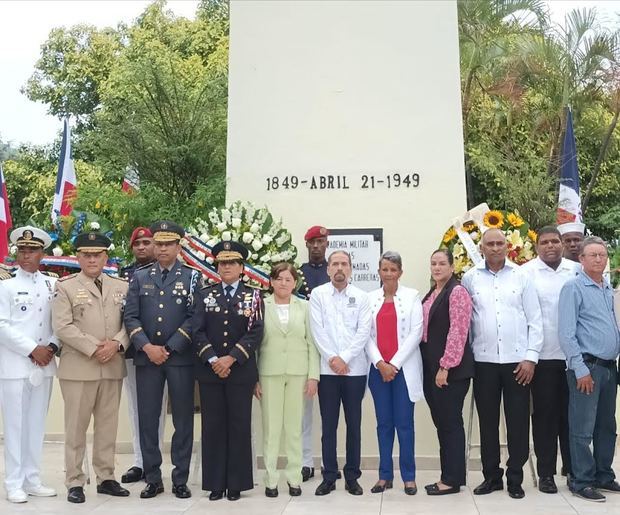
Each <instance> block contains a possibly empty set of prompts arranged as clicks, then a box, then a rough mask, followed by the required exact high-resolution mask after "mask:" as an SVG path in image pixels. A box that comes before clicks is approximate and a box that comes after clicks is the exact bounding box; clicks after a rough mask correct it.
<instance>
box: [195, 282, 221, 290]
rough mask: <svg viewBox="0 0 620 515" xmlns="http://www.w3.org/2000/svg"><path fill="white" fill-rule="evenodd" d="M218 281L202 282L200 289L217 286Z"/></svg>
mask: <svg viewBox="0 0 620 515" xmlns="http://www.w3.org/2000/svg"><path fill="white" fill-rule="evenodd" d="M219 285H220V283H213V284H209V283H204V282H203V284H202V286H201V287H200V289H201V290H208V289H209V288H215V287H217V286H219Z"/></svg>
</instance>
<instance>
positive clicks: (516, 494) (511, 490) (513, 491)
mask: <svg viewBox="0 0 620 515" xmlns="http://www.w3.org/2000/svg"><path fill="white" fill-rule="evenodd" d="M508 495H509V496H510V497H512V498H513V499H523V498H524V497H525V492H524V491H523V488H521V485H508Z"/></svg>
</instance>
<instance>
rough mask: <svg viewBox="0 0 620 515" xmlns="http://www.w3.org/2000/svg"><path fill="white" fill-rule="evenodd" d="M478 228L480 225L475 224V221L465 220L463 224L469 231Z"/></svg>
mask: <svg viewBox="0 0 620 515" xmlns="http://www.w3.org/2000/svg"><path fill="white" fill-rule="evenodd" d="M477 228H478V226H477V225H476V224H475V222H465V223H464V224H463V229H465V230H466V231H467V232H472V231H475V230H476V229H477Z"/></svg>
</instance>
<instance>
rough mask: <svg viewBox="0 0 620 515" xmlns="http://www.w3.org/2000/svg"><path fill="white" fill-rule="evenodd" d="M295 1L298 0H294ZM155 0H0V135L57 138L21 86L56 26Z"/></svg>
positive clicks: (600, 1)
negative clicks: (21, 89)
mask: <svg viewBox="0 0 620 515" xmlns="http://www.w3.org/2000/svg"><path fill="white" fill-rule="evenodd" d="M291 1H294V0H291ZM149 3H150V2H149V1H144V0H88V1H85V0H82V1H75V0H74V1H68V0H62V1H61V0H43V1H41V0H36V1H35V0H0V138H1V139H2V141H5V142H6V141H10V142H12V143H13V144H15V145H17V144H19V143H34V144H47V143H51V142H52V141H53V140H54V138H55V137H56V135H57V134H58V131H59V130H60V129H61V127H62V123H61V121H60V120H58V119H57V118H55V117H54V116H51V115H48V114H47V106H45V105H44V104H41V103H37V102H31V101H30V100H28V98H26V96H25V95H23V94H22V93H21V92H20V88H21V87H22V86H23V85H24V84H25V83H26V81H27V80H28V78H29V77H30V75H31V74H32V72H33V71H34V64H35V63H36V61H37V59H38V57H39V51H40V47H41V45H42V44H43V42H44V41H45V40H46V39H47V36H48V34H49V32H50V30H51V29H52V28H55V27H59V26H67V27H68V26H71V25H75V24H78V23H87V24H91V25H95V26H97V27H106V26H116V24H117V23H118V22H121V21H123V22H126V23H131V21H132V20H133V19H135V18H136V17H137V16H138V15H140V14H141V13H142V12H143V10H144V9H145V7H146V6H147V5H148V4H149ZM547 3H548V5H549V9H550V12H551V17H552V19H553V20H554V21H555V22H557V23H561V22H562V21H563V19H564V15H565V14H566V13H567V12H569V11H570V10H572V9H575V8H583V7H596V9H597V11H598V12H599V14H600V16H601V21H602V22H606V24H608V25H610V26H615V24H616V20H617V19H618V16H617V15H616V13H620V0H581V1H565V0H549V1H548V2H547ZM197 5H198V1H196V0H169V1H168V8H169V9H171V10H172V11H173V12H174V13H175V14H176V15H178V16H185V17H187V18H193V16H194V13H195V11H196V6H197Z"/></svg>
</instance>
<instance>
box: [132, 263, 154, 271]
mask: <svg viewBox="0 0 620 515" xmlns="http://www.w3.org/2000/svg"><path fill="white" fill-rule="evenodd" d="M150 266H153V262H151V263H147V264H146V265H140V266H139V267H137V268H136V272H137V271H138V270H144V269H145V268H148V267H150Z"/></svg>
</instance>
